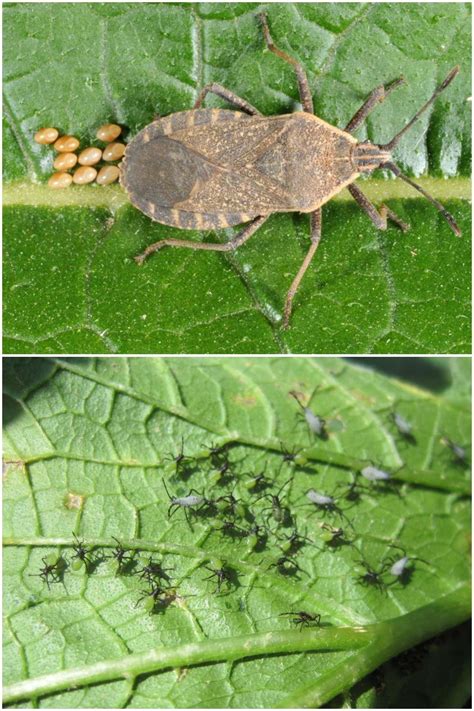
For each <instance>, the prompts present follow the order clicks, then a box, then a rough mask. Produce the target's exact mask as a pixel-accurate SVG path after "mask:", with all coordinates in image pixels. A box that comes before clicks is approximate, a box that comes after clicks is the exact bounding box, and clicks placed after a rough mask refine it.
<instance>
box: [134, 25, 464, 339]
mask: <svg viewBox="0 0 474 711" xmlns="http://www.w3.org/2000/svg"><path fill="white" fill-rule="evenodd" d="M259 19H260V22H261V24H262V28H263V35H264V39H265V43H266V45H267V48H268V49H269V50H270V51H271V52H273V53H274V54H276V55H277V56H278V57H280V58H281V59H283V60H284V61H285V62H288V63H289V64H291V65H292V67H293V68H294V70H295V73H296V78H297V82H298V88H299V94H300V100H301V104H302V107H303V111H297V112H295V113H293V114H285V115H282V116H269V117H267V116H263V115H262V114H261V113H260V111H259V110H258V109H256V108H255V107H254V106H252V105H251V104H250V103H249V102H248V101H246V100H245V99H242V98H241V97H239V96H237V95H236V94H234V93H233V92H232V91H230V90H229V89H227V88H226V87H224V86H222V85H220V84H216V83H212V84H208V85H207V86H205V87H204V88H203V89H202V91H201V92H200V94H199V96H198V98H197V100H196V102H195V104H194V107H193V109H192V110H191V111H182V112H179V113H175V114H171V115H170V116H167V117H165V118H161V119H158V120H156V121H154V122H153V123H151V124H150V125H148V126H146V127H145V128H144V129H143V130H142V131H141V132H140V133H139V134H138V135H137V136H136V137H135V138H134V139H133V140H132V141H131V142H130V143H129V144H128V146H127V149H126V151H125V156H124V159H123V161H122V165H121V184H122V186H123V188H124V189H125V190H126V191H127V193H128V195H129V198H130V200H131V202H132V204H133V205H134V206H135V207H137V208H138V209H139V210H141V211H142V212H143V213H145V215H148V217H150V218H151V219H152V220H156V221H157V222H161V223H163V224H165V225H171V226H173V227H180V228H182V229H193V230H216V229H220V228H224V227H230V226H233V225H238V224H241V223H245V222H248V223H249V224H248V225H247V226H246V227H244V229H243V230H242V231H241V232H239V233H238V234H237V235H235V237H233V238H232V239H231V240H230V241H229V242H227V243H223V244H219V243H218V244H215V243H209V242H193V241H190V240H181V239H173V238H166V239H162V240H160V241H159V242H155V243H154V244H151V245H149V246H148V247H147V248H146V249H145V250H144V252H143V253H142V254H140V255H138V256H137V257H135V260H136V261H137V263H138V264H142V263H143V261H144V260H145V259H146V258H147V257H148V256H149V255H150V254H152V253H153V252H156V251H157V250H159V249H162V248H163V247H166V246H168V247H186V248H188V249H201V250H211V251H218V252H229V251H233V250H235V249H237V248H238V247H240V246H241V245H243V244H244V242H246V241H247V240H248V239H249V237H251V236H252V235H253V234H254V233H255V232H256V231H257V230H258V229H259V228H260V227H261V226H262V225H263V223H264V222H265V221H266V220H267V219H268V217H269V215H271V214H272V213H275V212H307V213H310V237H311V245H310V247H309V250H308V252H307V254H306V256H305V258H304V260H303V262H302V264H301V267H300V269H299V271H298V273H297V274H296V276H295V278H294V279H293V282H292V284H291V286H290V288H289V290H288V292H287V295H286V299H285V305H284V309H283V328H287V327H288V325H289V321H290V316H291V311H292V306H293V300H294V297H295V294H296V293H297V291H298V288H299V285H300V283H301V280H302V279H303V276H304V274H305V272H306V270H307V268H308V267H309V265H310V263H311V260H312V259H313V257H314V254H315V252H316V250H317V247H318V245H319V241H320V238H321V207H322V205H324V204H325V203H326V202H328V200H330V199H331V198H332V197H333V196H334V195H336V194H337V193H338V192H340V190H342V188H344V187H346V186H347V187H348V189H349V192H350V193H351V195H352V197H353V198H354V199H355V200H356V202H357V203H358V204H359V205H360V207H361V208H362V209H363V210H364V211H365V212H366V213H367V215H368V216H369V218H370V219H371V220H372V222H373V223H374V225H375V226H376V227H377V228H378V229H380V230H385V229H386V228H387V218H390V219H391V220H392V221H393V222H395V223H396V224H397V225H398V226H399V227H400V228H401V229H403V230H407V229H408V225H406V224H405V223H404V222H402V220H401V219H400V218H399V217H397V215H396V214H395V213H394V212H392V211H391V210H390V209H389V208H388V207H387V206H386V205H381V207H380V208H379V210H377V208H376V207H375V206H374V205H373V204H372V203H371V202H370V201H369V199H368V198H367V197H366V196H365V195H364V193H363V192H362V190H361V189H360V188H359V187H357V186H356V185H355V183H354V181H355V180H356V179H357V178H358V177H359V176H360V175H367V174H370V173H372V172H373V171H374V170H375V169H377V168H385V169H388V170H390V171H391V172H392V173H393V174H394V175H395V176H396V177H399V178H401V179H402V180H404V181H405V182H406V183H408V184H409V185H411V186H412V187H413V188H415V189H416V190H418V191H419V192H420V193H421V194H422V195H423V196H424V197H425V198H427V200H429V201H430V202H431V204H432V205H434V206H435V207H436V208H437V209H438V210H439V211H440V212H441V214H442V216H443V217H444V218H445V220H446V221H447V222H448V225H449V226H450V228H451V229H452V230H453V232H454V233H455V234H456V235H458V236H459V235H460V234H461V232H460V230H459V228H458V226H457V224H456V222H455V220H454V218H453V217H452V216H451V215H450V214H449V213H448V212H447V210H446V209H445V208H444V207H443V206H442V205H441V203H439V202H438V201H437V200H435V199H434V198H433V197H431V196H430V195H429V194H428V193H427V192H426V191H425V190H424V189H423V188H422V187H421V186H419V185H417V183H415V182H414V181H413V180H411V178H408V177H407V176H405V175H403V174H402V173H401V171H400V169H399V168H398V167H397V166H396V165H395V163H393V162H392V151H393V149H394V148H395V147H396V146H397V144H398V143H399V141H400V139H401V138H402V136H403V135H404V134H405V132H406V131H407V130H408V129H410V128H411V126H412V125H413V124H414V123H415V121H417V120H418V118H419V117H420V116H421V115H422V114H423V113H424V112H425V111H426V110H427V108H428V107H429V106H431V104H432V103H433V102H434V101H435V99H436V98H437V97H438V96H439V94H440V93H441V92H442V91H444V90H445V89H446V87H447V86H448V85H449V84H450V83H451V81H452V80H453V79H454V77H455V76H456V74H457V73H458V71H459V67H454V69H452V70H451V71H450V73H449V74H448V75H447V77H446V79H445V80H444V81H443V82H442V83H441V84H440V85H439V86H438V87H437V88H436V89H435V91H434V92H433V95H432V96H431V98H430V99H429V100H428V101H427V102H426V103H425V104H424V105H423V106H422V107H421V108H420V109H419V110H418V111H417V112H416V114H415V115H414V116H413V118H412V119H411V120H410V121H408V123H406V124H405V126H404V127H403V128H402V129H401V130H400V131H399V132H398V133H397V134H396V135H395V136H394V137H393V138H392V139H391V140H390V141H389V142H388V143H385V144H380V145H377V144H373V143H370V142H368V141H365V142H362V143H360V142H358V141H357V140H356V139H355V138H354V136H353V135H352V134H353V133H354V131H355V130H356V129H357V128H359V126H361V125H362V123H363V122H364V120H365V119H366V118H367V116H368V115H369V114H370V112H371V111H372V110H373V109H374V108H375V107H376V106H377V105H378V104H379V103H381V102H382V101H384V99H385V98H386V97H387V96H388V95H389V94H391V93H392V91H393V90H394V89H395V88H396V87H398V86H400V84H402V83H403V81H404V79H403V78H402V77H401V78H399V79H397V80H395V81H393V82H391V83H390V84H388V85H386V86H384V85H380V86H377V87H376V88H375V89H374V90H373V91H372V92H371V94H370V95H369V97H368V98H367V99H366V100H365V102H364V103H363V104H362V106H361V107H360V108H359V109H358V111H356V113H355V114H354V116H353V117H352V118H351V120H350V121H349V123H348V124H347V125H346V126H345V128H344V130H341V129H339V128H335V127H334V126H331V125H329V124H328V123H326V122H325V121H323V120H322V119H320V118H318V117H317V116H315V115H314V109H313V99H312V95H311V90H310V86H309V82H308V79H307V76H306V73H305V71H304V69H303V67H302V66H301V65H300V64H299V63H298V62H297V61H296V60H295V59H294V58H293V57H290V56H289V55H287V54H286V53H285V52H282V51H281V50H280V49H278V48H277V47H276V46H275V45H274V43H273V40H272V37H271V35H270V31H269V28H268V24H267V19H266V16H265V14H263V13H262V14H260V15H259ZM208 93H213V94H216V95H217V96H219V97H221V98H223V99H225V100H226V101H228V102H229V103H230V104H233V105H234V106H235V107H236V108H237V109H238V110H237V111H229V110H224V109H201V108H200V107H201V105H202V102H203V100H204V97H205V96H206V95H207V94H208Z"/></svg>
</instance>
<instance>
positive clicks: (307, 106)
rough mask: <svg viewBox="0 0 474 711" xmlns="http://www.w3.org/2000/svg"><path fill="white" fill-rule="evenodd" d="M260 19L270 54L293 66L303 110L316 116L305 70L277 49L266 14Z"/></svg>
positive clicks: (261, 14) (262, 14)
mask: <svg viewBox="0 0 474 711" xmlns="http://www.w3.org/2000/svg"><path fill="white" fill-rule="evenodd" d="M259 19H260V22H261V23H262V29H263V36H264V38H265V44H266V45H267V47H268V49H269V50H270V52H273V53H274V54H276V55H277V57H280V59H283V60H284V61H285V62H288V64H291V66H292V67H293V69H294V70H295V72H296V78H297V80H298V89H299V92H300V100H301V103H302V105H303V108H304V110H305V111H307V112H308V113H309V114H314V107H313V97H312V95H311V90H310V88H309V82H308V77H307V76H306V72H305V70H304V69H303V67H302V66H301V64H300V63H299V62H297V61H296V59H294V58H293V57H290V56H289V55H288V54H286V52H282V50H281V49H278V47H275V45H274V44H273V40H272V36H271V34H270V30H269V29H268V23H267V16H266V14H265V13H264V12H261V13H260V15H259Z"/></svg>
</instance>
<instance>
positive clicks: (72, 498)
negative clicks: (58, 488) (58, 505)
mask: <svg viewBox="0 0 474 711" xmlns="http://www.w3.org/2000/svg"><path fill="white" fill-rule="evenodd" d="M84 498H85V497H84V496H82V494H74V493H73V492H72V491H70V492H69V493H68V494H67V495H66V498H65V501H64V505H65V507H66V508H67V509H82V507H83V505H84Z"/></svg>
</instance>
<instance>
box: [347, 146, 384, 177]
mask: <svg viewBox="0 0 474 711" xmlns="http://www.w3.org/2000/svg"><path fill="white" fill-rule="evenodd" d="M391 159H392V156H391V153H390V151H384V150H383V149H382V148H380V146H376V145H375V144H374V143H369V142H365V143H358V144H357V145H356V146H354V149H353V152H352V160H353V162H354V167H355V169H356V170H357V171H358V172H359V173H371V172H372V171H373V170H375V169H376V168H379V167H380V166H381V165H382V164H383V163H386V162H387V161H390V160H391Z"/></svg>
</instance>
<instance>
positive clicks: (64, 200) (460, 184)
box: [3, 176, 471, 212]
mask: <svg viewBox="0 0 474 711" xmlns="http://www.w3.org/2000/svg"><path fill="white" fill-rule="evenodd" d="M361 182H363V187H364V193H365V194H366V195H367V197H368V198H369V200H372V201H374V202H379V201H381V200H400V199H412V200H423V198H421V197H419V196H417V195H416V193H414V191H413V190H412V188H410V186H408V185H406V184H405V183H402V182H400V181H396V180H364V181H361ZM417 182H418V183H419V184H420V185H421V186H422V187H423V188H424V189H425V190H426V191H427V192H429V193H430V194H431V195H432V196H433V197H434V198H436V199H438V200H441V201H443V200H444V201H446V200H454V199H458V200H469V199H470V198H471V181H470V179H469V178H449V179H448V180H446V179H444V178H432V177H426V176H425V177H423V178H418V179H417ZM332 200H335V201H337V202H349V201H351V200H352V197H351V195H350V193H349V192H348V190H347V189H344V190H342V191H341V192H340V193H338V194H337V195H335V196H334V198H332ZM3 204H4V206H5V207H10V206H14V205H23V206H30V207H50V208H62V207H69V206H74V207H84V208H97V207H103V208H106V209H109V210H110V211H111V212H115V211H116V210H118V209H119V208H121V207H123V206H124V205H128V204H129V200H128V197H127V194H126V193H125V191H124V190H122V188H120V187H119V186H118V185H111V186H104V187H101V186H90V185H85V186H79V185H76V186H74V187H73V188H69V189H67V190H52V189H51V188H48V186H47V185H46V184H35V183H30V182H24V181H15V182H12V183H8V184H6V185H4V187H3Z"/></svg>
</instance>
